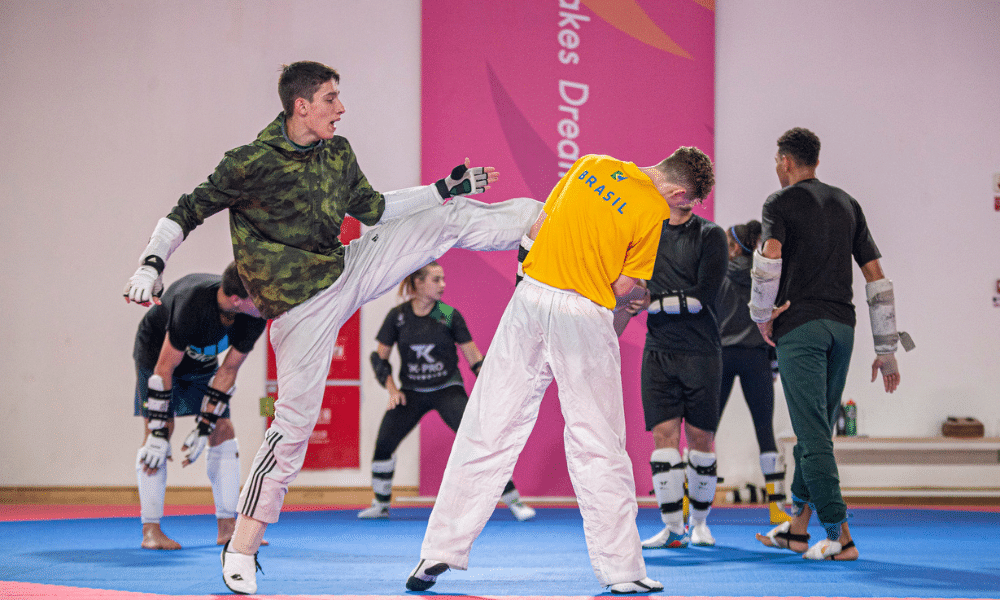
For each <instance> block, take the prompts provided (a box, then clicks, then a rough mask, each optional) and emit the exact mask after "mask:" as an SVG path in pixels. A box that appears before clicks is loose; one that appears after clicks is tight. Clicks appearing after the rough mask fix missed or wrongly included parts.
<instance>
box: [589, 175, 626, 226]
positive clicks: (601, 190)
mask: <svg viewBox="0 0 1000 600" xmlns="http://www.w3.org/2000/svg"><path fill="white" fill-rule="evenodd" d="M619 176H620V177H622V178H623V179H624V178H626V177H625V175H624V174H623V173H622V172H621V171H615V172H614V173H612V174H611V178H612V179H614V180H615V181H621V179H618V177H619ZM577 179H578V180H579V181H583V182H584V184H585V185H586V186H587V187H588V188H590V190H591V191H593V192H594V193H595V194H597V197H598V198H600V199H601V200H604V201H605V202H610V203H611V206H614V207H616V208H617V209H618V214H620V215H622V214H625V213H624V212H623V211H624V209H625V204H627V203H626V202H625V201H624V200H622V197H621V196H619V195H618V193H617V192H615V191H614V190H612V189H606V187H605V185H604V184H603V183H602V184H601V185H599V186H597V187H594V184H596V183H597V177H595V176H593V175H591V174H590V171H584V172H583V173H580V176H579V177H577Z"/></svg>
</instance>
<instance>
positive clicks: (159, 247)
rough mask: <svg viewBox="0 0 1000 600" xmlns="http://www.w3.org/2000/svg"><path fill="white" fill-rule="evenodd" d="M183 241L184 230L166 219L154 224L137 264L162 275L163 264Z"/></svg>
mask: <svg viewBox="0 0 1000 600" xmlns="http://www.w3.org/2000/svg"><path fill="white" fill-rule="evenodd" d="M183 241H184V230H183V229H181V226H180V225H178V224H177V222H176V221H172V220H170V219H168V218H166V217H164V218H162V219H160V220H159V221H157V222H156V229H154V230H153V234H152V235H151V236H149V244H147V245H146V249H145V250H143V251H142V255H140V256H139V264H140V265H147V266H151V267H153V268H154V269H156V272H157V273H163V267H164V264H165V263H166V262H167V259H168V258H170V255H171V254H173V253H174V250H176V249H177V247H178V246H180V245H181V242H183Z"/></svg>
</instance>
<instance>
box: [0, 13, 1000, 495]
mask: <svg viewBox="0 0 1000 600" xmlns="http://www.w3.org/2000/svg"><path fill="white" fill-rule="evenodd" d="M998 8H1000V7H998V3H997V2H961V3H953V2H947V1H944V0H941V1H937V2H932V1H923V2H912V1H909V0H893V1H890V2H881V3H873V2H869V1H861V0H850V1H846V2H837V3H831V2H824V1H822V0H807V1H798V0H797V1H792V0H773V1H764V0H759V1H756V0H755V1H754V2H733V1H723V2H720V3H719V6H718V9H717V16H718V29H717V40H718V41H717V48H718V50H717V59H718V83H717V102H716V110H717V119H716V161H717V164H718V187H717V191H716V207H717V219H718V221H719V222H720V223H721V224H723V225H725V226H728V225H731V224H733V223H736V222H740V221H746V220H747V219H749V218H753V217H757V218H759V212H760V211H759V209H760V204H761V203H762V202H763V200H764V198H765V197H766V196H767V195H768V194H769V193H770V192H772V191H774V190H775V189H776V187H777V185H778V184H777V179H776V177H775V176H774V173H773V161H772V156H773V152H774V140H775V139H776V138H777V136H778V135H780V133H781V132H782V131H784V130H785V129H787V128H788V127H791V126H795V125H802V126H806V127H810V128H812V129H814V130H815V131H816V132H817V133H818V134H819V135H820V136H821V138H822V140H823V153H822V156H821V165H820V169H819V175H820V177H821V178H822V179H824V180H827V181H829V182H830V183H833V184H835V185H840V186H842V187H844V188H845V189H847V190H848V191H849V192H851V193H852V194H854V195H855V196H856V197H857V198H858V199H859V200H860V201H861V202H862V203H863V204H864V207H865V211H866V214H867V215H868V218H869V221H870V223H871V225H872V229H873V232H874V234H875V237H876V240H877V242H878V244H879V247H880V248H881V250H882V252H883V254H884V255H885V259H884V261H883V265H884V267H885V269H886V272H887V273H888V275H889V277H890V278H892V279H893V280H894V281H895V284H896V290H897V298H898V300H897V307H898V314H899V322H900V325H901V326H902V328H904V329H907V330H909V331H910V333H911V334H912V335H913V336H914V338H915V340H916V342H917V344H918V350H917V351H916V352H914V353H911V354H907V355H903V356H901V357H900V363H901V368H902V374H903V384H902V387H901V388H900V390H899V391H898V392H897V393H896V394H894V395H892V396H887V395H885V394H884V393H882V392H881V391H880V388H879V387H877V386H876V385H873V384H869V383H868V376H869V374H870V367H869V365H870V363H871V360H872V358H873V357H872V351H871V346H870V344H871V342H870V329H869V327H868V324H867V314H866V311H865V310H864V305H863V304H862V310H861V311H860V313H859V314H860V316H861V319H860V320H859V326H858V329H857V343H856V351H855V361H854V363H853V364H852V373H851V378H850V381H849V383H848V390H847V395H848V396H850V397H853V398H854V399H855V400H856V401H857V402H858V405H859V411H860V422H859V429H860V431H861V433H865V434H870V435H916V436H919V435H933V434H935V433H936V432H937V431H938V427H939V423H940V421H941V420H942V419H944V417H945V416H947V415H949V414H958V415H975V416H977V417H979V418H980V419H981V420H983V421H984V423H985V424H986V429H987V435H1000V413H998V411H997V409H996V408H995V406H996V402H995V394H996V390H997V389H998V388H1000V385H998V384H1000V381H998V380H1000V375H998V371H1000V370H998V369H997V361H996V358H995V356H996V340H997V338H998V333H1000V327H998V325H1000V323H998V321H1000V309H998V308H994V307H993V304H992V296H993V294H994V292H995V289H994V287H995V282H996V280H997V279H998V278H1000V260H998V258H1000V257H998V252H1000V245H998V244H997V237H998V233H1000V230H998V223H1000V214H998V213H995V212H994V211H993V208H992V202H993V200H992V194H991V191H990V178H991V174H992V173H994V172H1000V124H998V120H997V115H998V114H1000V78H998V77H997V76H996V65H997V64H1000V50H998V48H1000V46H998V44H997V43H996V40H997V39H998V38H1000V24H998V22H997V20H996V18H995V15H996V14H997V9H998ZM0 14H2V15H3V18H2V19H0V89H3V90H4V98H3V100H2V102H3V110H2V111H0V131H2V132H4V134H5V142H6V143H5V144H3V148H2V149H0V202H2V207H3V212H2V214H3V215H4V218H3V219H0V310H2V315H3V319H2V320H0V342H2V343H3V347H4V352H3V357H4V359H3V361H2V362H0V411H2V413H0V414H2V415H3V416H2V421H0V423H2V425H3V429H2V431H3V433H2V435H0V455H2V456H3V459H4V460H2V461H0V486H10V485H130V484H132V483H134V481H135V478H134V471H133V469H132V465H133V463H134V456H135V451H136V448H137V447H138V446H139V443H140V440H141V428H140V425H139V422H138V421H137V420H136V419H135V418H133V417H132V416H130V415H131V408H130V406H131V400H130V398H131V394H132V387H133V385H134V375H133V372H132V362H131V346H132V339H133V335H134V332H135V326H136V324H137V323H138V321H139V319H140V317H141V314H142V309H140V308H137V307H135V306H126V305H125V304H124V302H123V301H122V299H121V296H120V290H121V288H122V285H123V283H124V282H125V280H126V279H127V278H128V276H129V275H130V274H131V273H132V271H133V270H134V265H135V262H136V260H137V258H138V253H139V252H140V251H141V250H142V248H143V247H144V245H145V242H146V238H147V236H148V235H149V232H150V231H151V230H152V228H153V226H154V225H155V223H156V220H157V219H158V218H159V217H161V216H163V215H164V214H165V213H166V212H167V211H168V210H169V209H170V207H171V206H172V205H173V203H174V202H175V201H176V199H177V197H178V196H179V195H180V194H181V193H183V192H186V191H189V190H190V189H191V188H192V187H194V186H195V185H197V184H198V183H199V182H201V181H202V180H203V179H204V178H205V176H206V175H207V174H208V173H209V172H210V171H211V169H212V168H213V167H214V166H215V164H216V163H217V161H218V160H219V158H220V157H221V154H222V152H224V151H225V150H227V149H229V148H231V147H234V146H237V145H240V144H242V143H245V142H248V141H249V140H251V139H252V138H253V137H254V135H256V133H257V132H258V131H259V130H260V129H262V128H263V127H264V125H266V124H267V123H268V122H269V121H270V120H271V119H272V118H273V117H274V116H275V115H276V114H277V113H278V111H279V105H278V101H277V95H276V93H275V88H276V80H277V75H278V69H279V68H280V65H281V64H282V63H287V62H292V61H295V60H300V59H313V60H319V61H322V62H325V63H327V64H330V65H332V66H334V67H336V68H338V69H339V71H340V73H341V76H342V82H341V89H342V92H343V100H344V102H345V104H346V106H347V114H346V116H345V118H344V120H343V121H342V126H341V127H340V132H341V133H342V134H343V135H345V136H347V137H348V138H349V139H350V140H351V142H352V144H353V146H354V147H355V150H356V151H357V154H358V156H359V159H360V163H361V166H362V168H363V169H364V170H365V173H366V174H367V175H368V177H369V179H370V180H371V181H372V182H373V184H374V185H375V186H376V187H377V188H378V189H384V190H388V189H394V188H399V187H404V186H409V185H415V184H417V183H419V160H418V159H419V90H420V73H419V64H420V63H419V48H420V40H419V35H420V32H419V19H420V16H419V6H418V3H415V2H411V1H407V0H386V1H383V2H378V3H373V2H362V1H360V0H359V1H318V0H317V1H313V2H306V1H301V0H297V1H294V2H253V3H231V2H226V3H223V2H207V1H204V0H200V1H196V2H186V3H160V2H149V1H144V2H132V3H128V4H124V3H106V2H97V1H92V0H79V1H76V2H72V3H63V2H51V1H42V2H33V3H29V2H2V3H0ZM432 43H434V44H436V45H438V46H439V47H440V48H441V51H447V48H448V47H447V43H445V42H443V41H440V40H437V41H434V42H432ZM595 150H596V149H595ZM230 256H231V249H230V246H229V242H228V226H227V220H226V218H225V217H224V216H221V215H219V216H216V217H214V218H212V219H209V221H208V222H206V224H205V225H203V226H202V227H200V228H199V229H198V230H196V231H195V232H194V233H193V234H192V235H191V237H190V239H189V240H187V241H186V242H185V243H184V245H182V246H181V248H180V249H179V250H178V251H177V253H176V254H175V255H174V257H173V258H172V259H171V261H170V265H169V267H168V270H167V280H168V281H171V280H173V279H175V278H177V277H179V276H180V275H182V274H186V273H189V272H193V271H217V272H218V271H221V270H222V268H223V267H224V266H225V264H226V263H227V262H228V260H229V258H230ZM858 278H859V280H860V274H859V275H858ZM855 287H856V290H855V297H856V299H858V302H862V301H861V300H860V299H861V298H862V295H863V286H862V285H860V284H859V285H856V286H855ZM391 304H392V299H384V300H382V301H379V302H376V303H373V304H372V305H370V307H369V308H368V309H366V310H365V311H364V313H363V325H362V327H363V332H362V337H363V339H364V340H366V343H367V341H368V340H371V339H372V338H373V337H374V334H375V330H376V329H377V327H378V325H379V324H380V322H381V318H382V316H383V315H384V314H385V311H386V310H387V309H388V307H389V306H390V305H391ZM370 351H371V348H370V347H367V346H366V347H365V348H364V349H363V352H364V354H365V355H367V353H368V352H370ZM263 361H264V356H263V353H262V352H255V353H254V355H252V357H251V359H250V360H249V361H248V364H247V365H246V367H244V369H243V371H242V373H241V374H240V379H239V382H238V386H239V389H238V391H237V393H236V397H235V400H234V421H235V423H236V427H237V432H238V434H239V438H240V441H241V446H242V449H243V453H242V461H243V467H244V472H245V471H246V469H247V467H248V466H249V462H250V460H251V459H252V456H253V453H254V452H255V451H256V448H257V447H258V446H259V444H260V441H261V439H262V433H263V420H262V419H261V418H260V417H259V416H258V415H257V398H258V397H259V396H260V395H261V394H262V393H263V380H264V372H263ZM363 394H364V408H363V417H362V429H363V437H362V460H363V465H362V467H363V468H362V469H361V470H358V471H336V472H325V473H304V474H303V475H302V476H301V477H300V478H299V480H298V481H297V482H296V485H365V484H367V482H368V475H367V473H366V471H365V468H367V461H368V459H369V457H370V452H371V448H372V446H373V443H374V436H375V430H376V428H377V425H378V420H379V419H380V417H381V414H382V410H383V407H384V395H383V394H384V392H382V391H381V388H378V387H377V385H376V384H374V383H373V380H372V378H371V376H370V374H369V373H368V372H367V369H366V370H365V388H364V390H363ZM778 407H779V410H778V416H777V417H776V421H777V429H778V430H779V431H781V430H782V429H784V428H787V414H786V412H785V411H784V409H783V399H782V398H781V395H780V393H779V396H778ZM180 428H181V434H180V435H181V436H183V434H185V433H186V431H187V429H188V428H189V424H188V423H185V422H183V421H182V422H181V427H180ZM411 438H412V439H411V440H409V441H408V442H407V445H406V447H405V448H404V450H402V451H401V453H400V454H401V464H400V466H399V468H398V471H397V472H398V473H399V476H398V478H397V481H398V483H400V484H403V485H415V484H416V483H417V473H416V460H415V454H414V453H415V452H416V447H417V444H416V439H415V438H416V436H411ZM178 441H179V440H178ZM175 446H178V448H175V450H179V443H175ZM718 449H719V457H720V473H721V474H722V475H724V476H726V477H727V482H728V483H734V484H735V483H739V482H741V481H742V480H745V479H750V478H759V475H758V474H757V473H756V444H755V442H754V439H753V433H752V428H751V425H750V420H749V414H748V413H747V410H746V408H745V406H744V405H743V402H742V397H741V396H740V395H739V392H738V391H737V392H734V397H733V398H732V399H731V400H730V406H729V408H728V410H727V414H726V415H725V418H724V420H723V423H722V425H721V427H720V431H719V442H718ZM201 464H204V463H200V464H199V465H196V466H194V467H191V468H188V469H183V470H182V469H180V468H179V461H178V462H175V463H173V464H172V465H171V473H170V480H169V481H170V484H171V485H178V486H184V485H192V486H204V485H206V484H207V481H206V479H205V476H204V471H203V470H202V469H203V467H202V466H201Z"/></svg>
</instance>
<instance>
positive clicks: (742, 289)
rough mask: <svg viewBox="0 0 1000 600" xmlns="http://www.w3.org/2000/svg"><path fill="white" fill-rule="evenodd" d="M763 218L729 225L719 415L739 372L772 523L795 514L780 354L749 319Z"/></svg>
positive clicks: (721, 321)
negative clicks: (777, 403) (782, 421)
mask: <svg viewBox="0 0 1000 600" xmlns="http://www.w3.org/2000/svg"><path fill="white" fill-rule="evenodd" d="M760 231H761V224H760V221H757V220H752V221H750V222H748V223H744V224H741V225H735V226H733V227H730V228H729V230H728V231H727V232H726V237H727V238H728V240H729V268H728V271H727V272H726V278H725V279H724V280H723V282H722V287H721V288H720V289H719V295H718V300H717V304H718V305H717V311H716V312H717V314H718V315H719V333H720V335H721V338H722V391H721V395H720V396H719V415H720V418H721V415H722V412H723V411H724V410H725V408H726V402H727V401H728V400H729V394H730V392H732V389H733V383H734V381H735V379H736V377H737V376H739V378H740V388H741V389H742V390H743V398H744V399H745V400H746V403H747V407H748V408H749V409H750V417H751V418H752V419H753V426H754V429H755V430H756V434H757V445H758V447H759V448H760V470H761V472H762V473H763V474H764V484H765V486H766V490H767V501H768V504H769V507H770V513H771V523H773V524H778V523H782V522H784V521H788V520H790V519H791V517H790V516H788V513H786V512H785V511H784V510H783V509H782V504H784V502H785V493H784V490H785V466H784V463H783V461H782V460H781V458H782V457H781V455H780V454H779V453H778V449H777V445H776V444H775V440H774V372H773V370H772V368H771V365H772V363H773V362H774V361H776V358H774V356H773V349H772V348H771V347H770V346H769V345H768V344H767V342H765V341H764V338H763V337H762V336H761V335H760V331H758V329H757V325H756V323H754V322H753V321H752V320H750V311H749V310H748V309H747V304H748V303H749V302H750V266H751V263H752V261H753V250H754V248H756V247H757V245H758V244H759V243H760Z"/></svg>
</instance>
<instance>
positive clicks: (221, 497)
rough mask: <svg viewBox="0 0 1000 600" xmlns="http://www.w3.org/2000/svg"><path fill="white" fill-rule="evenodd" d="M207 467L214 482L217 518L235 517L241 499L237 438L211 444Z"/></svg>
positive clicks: (210, 478) (213, 496) (206, 462)
mask: <svg viewBox="0 0 1000 600" xmlns="http://www.w3.org/2000/svg"><path fill="white" fill-rule="evenodd" d="M205 467H206V469H205V470H206V472H207V473H208V480H209V481H210V482H212V498H214V499H215V518H216V519H233V518H235V517H236V504H237V502H239V499H240V447H239V443H238V442H237V441H236V439H235V438H233V439H231V440H226V441H224V442H222V443H221V444H219V445H218V446H210V447H209V448H208V453H207V456H206V458H205Z"/></svg>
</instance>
